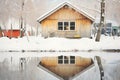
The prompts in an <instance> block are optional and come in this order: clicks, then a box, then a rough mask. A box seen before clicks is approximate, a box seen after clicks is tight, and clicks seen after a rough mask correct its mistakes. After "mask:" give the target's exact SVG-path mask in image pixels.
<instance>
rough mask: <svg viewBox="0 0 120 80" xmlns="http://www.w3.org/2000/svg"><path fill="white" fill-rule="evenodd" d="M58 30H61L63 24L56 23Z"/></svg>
mask: <svg viewBox="0 0 120 80" xmlns="http://www.w3.org/2000/svg"><path fill="white" fill-rule="evenodd" d="M58 30H63V22H58Z"/></svg>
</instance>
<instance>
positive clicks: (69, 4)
mask: <svg viewBox="0 0 120 80" xmlns="http://www.w3.org/2000/svg"><path fill="white" fill-rule="evenodd" d="M65 5H68V6H70V7H72V8H73V9H75V10H76V11H78V12H79V13H81V14H82V15H84V16H86V17H87V18H89V19H90V20H92V21H94V20H95V18H94V17H93V16H91V15H90V14H88V13H87V12H85V11H83V10H82V9H79V8H78V7H77V6H75V5H73V4H72V3H70V2H68V1H65V2H63V3H61V4H59V5H58V6H56V7H55V8H53V9H52V10H50V11H48V12H46V13H45V14H43V15H42V16H40V17H39V18H38V19H37V21H38V22H41V21H42V20H43V19H45V18H47V17H48V16H50V15H51V14H53V13H54V12H56V11H57V10H59V9H60V8H62V7H63V6H65Z"/></svg>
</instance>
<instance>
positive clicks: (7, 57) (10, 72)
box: [0, 52, 120, 80]
mask: <svg viewBox="0 0 120 80" xmlns="http://www.w3.org/2000/svg"><path fill="white" fill-rule="evenodd" d="M60 55H65V56H69V55H72V56H81V57H86V58H92V59H93V61H94V56H100V57H101V58H102V64H103V67H104V72H105V77H104V79H105V80H119V79H120V76H119V75H120V53H106V52H89V53H88V52H65V53H62V52H61V53H58V52H46V53H37V52H36V53H35V52H25V53H22V52H0V80H60V78H58V77H55V76H53V75H52V74H49V73H47V72H45V71H44V70H42V69H40V68H39V67H38V64H39V62H40V60H41V58H42V57H45V56H47V57H48V56H49V57H52V56H60ZM21 62H22V63H21ZM93 74H94V75H93ZM88 79H89V80H100V79H99V71H98V67H97V66H96V65H95V66H94V67H93V68H91V69H90V70H88V71H86V72H84V73H83V74H80V75H76V76H75V77H73V78H71V80H88Z"/></svg>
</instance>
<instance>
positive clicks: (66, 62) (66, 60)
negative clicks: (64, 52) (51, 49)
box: [64, 56, 69, 64]
mask: <svg viewBox="0 0 120 80" xmlns="http://www.w3.org/2000/svg"><path fill="white" fill-rule="evenodd" d="M68 60H69V57H68V56H64V64H68V63H69V61H68Z"/></svg>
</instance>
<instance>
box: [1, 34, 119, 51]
mask: <svg viewBox="0 0 120 80" xmlns="http://www.w3.org/2000/svg"><path fill="white" fill-rule="evenodd" d="M119 41H120V37H114V38H113V37H108V36H101V41H100V42H95V39H94V38H93V39H89V38H81V39H66V38H47V39H44V38H42V37H40V36H38V37H33V36H31V37H29V38H27V37H23V38H18V39H17V38H12V39H9V38H7V37H2V38H0V45H1V46H0V50H1V51H2V50H75V49H77V50H103V49H120V44H119Z"/></svg>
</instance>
